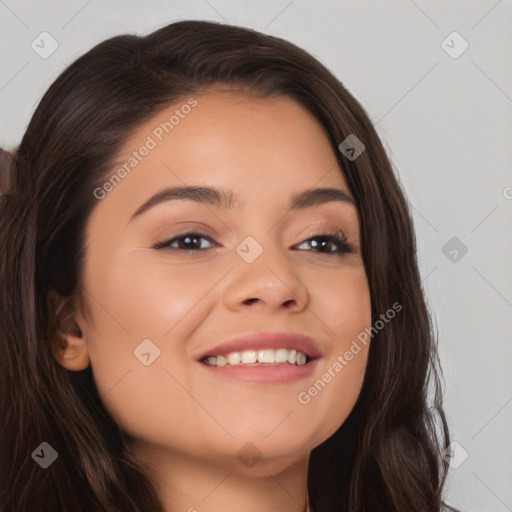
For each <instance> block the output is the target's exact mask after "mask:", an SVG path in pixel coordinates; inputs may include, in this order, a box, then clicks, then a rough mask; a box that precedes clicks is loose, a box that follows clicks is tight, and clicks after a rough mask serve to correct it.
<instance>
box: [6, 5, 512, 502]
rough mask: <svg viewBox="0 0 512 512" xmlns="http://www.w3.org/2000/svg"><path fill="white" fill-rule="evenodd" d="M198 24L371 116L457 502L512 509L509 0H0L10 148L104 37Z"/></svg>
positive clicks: (511, 75) (511, 24)
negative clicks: (407, 221)
mask: <svg viewBox="0 0 512 512" xmlns="http://www.w3.org/2000/svg"><path fill="white" fill-rule="evenodd" d="M187 18H188V19H210V20H215V21H224V22H228V23H231V24H239V25H245V26H248V27H252V28H255V29H257V30H261V31H264V32H267V33H270V34H273V35H277V36H280V37H284V38H286V39H289V40H290V41H292V42H294V43H296V44H298V45H299V46H302V47H303V48H305V49H306V50H308V51H309V52H311V53H312V54H313V55H315V56H316V57H317V58H318V59H320V60H321V61H322V62H323V63H324V64H326V65H327V67H329V68H330V69H331V70H332V71H333V72H334V73H335V74H336V75H337V76H338V77H339V78H340V79H341V80H342V81H343V83H344V84H345V85H346V87H347V88H348V89H349V90H350V91H351V92H352V93H353V94H354V95H355V96H356V97H357V98H358V99H359V100H360V101H361V102H362V104H363V105H364V107H365V108H366V109H367V111H368V114H369V115H370V118H371V119H372V121H373V122H374V123H375V124H376V127H377V130H378V132H379V135H380V136H381V138H382V141H383V143H384V145H385V147H386V149H387V151H388V154H389V156H390V158H391V159H392V162H393V164H394V167H395V168H396V172H397V174H398V175H399V177H400V180H401V181H402V183H403V185H404V187H405V190H406V193H407V196H408V199H409V200H410V203H411V207H412V211H413V217H414V223H415V229H416V233H417V240H418V251H419V260H420V268H421V272H422V276H423V285H424V288H425V292H426V294H427V299H428V302H429V305H430V307H431V309H432V310H433V311H434V320H435V325H436V326H437V329H438V331H439V344H440V354H441V361H442V365H443V368H444V373H445V382H446V394H445V406H446V410H447V414H448V419H449V424H450V427H451V429H452V436H453V440H454V441H456V442H457V445H456V446H455V455H456V456H455V459H454V468H453V469H452V471H451V475H450V478H449V482H448V492H447V497H448V501H449V502H450V503H451V504H452V505H455V506H457V507H460V509H462V510H464V511H468V512H469V511H471V512H476V511H485V512H491V511H494V512H505V511H507V510H508V511H511V510H512V486H511V485H510V483H511V482H512V464H511V453H512V441H511V436H510V432H511V428H510V426H511V420H512V403H511V402H512V382H511V380H512V378H511V376H510V375H511V372H510V371H509V367H510V365H511V363H512V361H511V359H512V349H511V348H510V342H511V332H512V271H511V269H510V262H511V257H510V254H511V253H512V237H511V227H512V172H511V163H512V144H511V142H512V139H511V135H512V80H511V78H512V0H499V1H496V0H485V1H484V0H482V1H466V2H462V1H450V2H441V1H436V2H435V1H425V0H424V1H422V0H415V1H413V0H400V1H398V0H395V1H386V2H384V1H375V0H374V1H369V0H366V1H362V0H352V1H343V0H337V1H336V0H329V1H327V0H324V1H317V2H312V1H306V0H293V1H290V0H272V1H271V0H260V1H258V2H249V1H240V0H238V1H236V0H191V1H185V0H183V1H178V0H176V1H167V2H164V1H157V0H145V1H143V2H135V1H120V0H119V1H104V2H100V1H99V0H89V1H87V0H72V1H66V2H64V1H60V2H59V1H57V0H45V1H44V2H29V1H27V0H22V1H15V0H0V48H1V66H0V145H2V146H3V147H7V148H8V147H13V146H16V145H17V144H18V143H19V141H20V139H21V136H22V134H23V132H24V129H25V127H26V125H27V123H28V120H29V118H30V116H31V114H32V112H33V110H34V108H35V105H36V104H37V102H38V101H39V100H40V98H41V96H42V94H43V92H44V91H45V90H46V89H47V87H48V86H49V85H50V83H51V82H52V81H53V80H54V79H55V78H56V77H57V75H58V74H59V73H60V72H61V71H62V70H63V69H64V67H65V66H66V65H67V64H69V63H70V62H71V61H73V60H74V59H75V58H77V57H78V56H79V55H81V54H82V53H84V52H85V51H86V50H88V49H90V48H91V47H92V46H93V45H94V44H96V43H98V42H99V41H101V40H103V39H106V38H107V37H110V36H113V35H116V34H119V33H125V32H129V33H140V34H144V33H147V32H150V31H152V30H154V29H155V28H157V27H160V26H162V25H165V24H167V23H170V22H171V21H176V20H180V19H187ZM45 31H46V32H48V33H49V34H50V35H51V37H52V38H53V39H54V40H55V41H56V42H57V44H58V48H57V49H56V51H55V52H54V53H53V54H51V55H50V56H48V57H47V58H42V57H41V56H40V55H39V54H38V53H36V51H34V50H33V49H32V47H31V44H32V42H33V41H34V45H39V48H40V50H39V51H40V52H43V50H44V51H49V49H51V44H52V43H51V41H50V39H48V36H40V34H41V33H42V32H45ZM454 31H456V32H458V33H459V34H460V36H462V38H463V40H465V41H466V42H467V44H468V45H469V46H468V48H467V50H466V51H464V52H463V53H461V54H460V55H459V53H460V52H461V50H462V49H463V45H464V41H463V40H462V39H457V37H458V36H453V35H450V34H452V32H454ZM448 36H449V37H448ZM43 37H44V38H46V39H45V40H44V42H41V38H43ZM445 40H446V42H445V43H443V41H445ZM43 44H44V48H43ZM450 47H451V48H450ZM445 50H448V51H449V52H451V53H452V55H453V56H450V55H449V54H448V53H447V51H445ZM454 57H456V58H454ZM453 237H456V239H455V240H451V239H452V238H453ZM450 240H451V242H450ZM445 244H448V245H445ZM465 248H466V249H467V253H465V254H463V252H464V250H465ZM454 251H455V252H454ZM455 466H457V467H455Z"/></svg>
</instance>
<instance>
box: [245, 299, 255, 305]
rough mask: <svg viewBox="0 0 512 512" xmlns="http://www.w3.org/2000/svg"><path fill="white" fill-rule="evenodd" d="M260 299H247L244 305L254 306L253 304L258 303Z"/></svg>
mask: <svg viewBox="0 0 512 512" xmlns="http://www.w3.org/2000/svg"><path fill="white" fill-rule="evenodd" d="M257 300H258V299H246V300H244V304H252V303H253V302H255V301H257Z"/></svg>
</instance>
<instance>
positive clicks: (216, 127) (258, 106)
mask: <svg viewBox="0 0 512 512" xmlns="http://www.w3.org/2000/svg"><path fill="white" fill-rule="evenodd" d="M187 99H188V98H185V99H184V100H183V101H182V102H180V103H177V104H176V105H172V106H169V107H168V108H166V109H165V110H163V111H161V112H159V113H158V114H157V115H156V116H154V117H153V118H152V119H151V120H150V121H148V122H146V123H145V124H143V125H141V126H139V127H138V129H137V130H136V132H134V133H133V134H132V136H131V137H130V138H129V140H127V141H126V142H125V144H124V146H123V149H122V151H121V152H120V154H119V155H118V156H119V158H118V162H117V164H116V166H113V168H112V172H113V173H114V172H115V171H116V169H118V167H119V165H122V164H123V163H124V162H126V161H127V160H128V159H129V158H130V156H131V155H132V153H133V151H138V149H139V148H140V147H141V146H142V145H143V144H144V143H145V142H146V141H147V137H148V136H150V135H151V134H152V132H153V131H154V130H155V128H156V127H158V126H159V125H160V123H162V122H165V121H168V120H169V117H170V115H172V112H173V111H174V109H176V108H180V106H181V105H183V104H185V103H186V101H187ZM195 99H196V100H197V102H198V103H197V106H195V108H193V109H192V110H191V111H190V113H188V114H187V115H186V116H184V118H183V119H181V120H180V122H179V124H177V125H176V126H175V127H174V129H173V130H172V131H171V132H170V133H169V134H165V135H164V137H163V139H162V141H161V142H158V141H157V142H158V143H157V145H156V147H155V148H154V149H152V150H151V151H150V152H149V154H148V155H147V156H145V157H144V158H143V159H142V160H141V161H140V163H139V164H138V165H137V166H136V167H134V168H133V170H132V171H131V172H130V173H129V174H128V175H127V176H126V177H125V178H124V179H123V180H122V181H121V183H119V184H117V186H115V187H113V189H112V190H111V191H110V192H108V194H106V197H105V198H104V199H101V200H98V204H97V205H96V207H95V209H94V210H93V212H92V214H91V216H90V218H89V219H88V223H87V227H86V259H85V264H84V269H83V281H82V285H83V299H84V303H85V305H86V309H84V310H82V309H81V308H80V307H79V306H78V304H79V301H77V300H68V301H65V302H63V303H62V304H61V311H62V317H63V318H65V321H64V320H63V322H62V324H61V329H62V334H63V336H64V337H65V339H66V343H67V345H66V348H65V349H64V350H62V351H60V350H59V351H56V353H55V357H56V358H57V359H58V361H59V362H60V364H61V365H63V366H64V367H66V368H68V369H70V370H80V369H84V368H86V367H87V366H88V365H89V364H90V365H91V366H92V370H93V375H94V380H95V383H96V386H97V388H98V391H99V394H100V396H101V397H102V400H103V402H104V404H105V406H106V408H107V409H108V411H109V412H110V413H111V414H112V416H113V418H114V419H115V420H116V421H117V422H118V424H119V425H120V426H121V428H122V429H123V430H124V431H126V432H127V433H128V434H129V435H130V436H131V439H132V443H131V445H132V448H133V451H134V453H135V455H136V456H137V457H138V458H139V459H140V461H141V462H142V463H143V465H144V466H145V467H146V469H147V470H148V472H149V474H150V476H151V478H152V480H153V482H154V484H155V486H156V489H157V492H158V493H159V496H160V497H161V500H162V502H163V504H164V506H165V507H166V511H167V512H178V511H187V510H189V511H193V510H197V511H199V512H220V511H222V512H224V511H226V510H233V511H236V510H240V511H241V510H243V511H244V512H256V511H261V510H268V511H276V512H277V511H279V512H292V511H293V512H297V511H301V510H304V509H305V504H306V495H307V471H308V460H309V455H310V452H311V450H312V449H313V448H315V447H316V446H318V445H319V444H321V443H322V442H323V441H324V440H326V439H327V438H328V437H330V436H331V435H332V434H333V433H334V432H335V431H336V430H337V429H338V428H339V426H340V425H341V424H342V423H343V422H344V421H345V419H346V418H347V416H348V414H349V413H350V411H351V409H352V408H353V406H354V404H355V402H356V399H357V397H358V395H359V392H360V389H361V385H362V381H363V377H364V372H365V368H366V361H367V352H368V346H361V351H360V352H359V353H358V354H357V355H355V356H354V357H353V359H352V360H351V361H350V362H349V363H348V364H347V365H346V366H344V368H343V370H342V371H339V372H337V373H335V375H336V376H335V377H334V378H332V379H331V381H330V382H329V383H328V384H327V385H326V386H325V387H324V388H323V389H322V390H321V391H320V392H318V394H317V395H316V396H314V397H312V398H311V400H310V401H309V403H307V404H303V403H300V402H299V400H298V395H299V393H301V392H304V391H307V390H308V388H309V387H310V386H311V385H312V384H313V383H314V382H315V381H317V380H318V379H320V378H321V377H322V374H324V373H325V372H327V371H328V369H329V368H331V373H332V367H333V364H334V362H335V361H336V359H337V357H338V356H340V355H343V354H344V353H345V352H346V351H347V350H348V349H349V348H350V346H351V343H352V342H353V341H354V340H356V339H357V335H358V334H359V333H361V332H362V331H364V329H365V328H369V327H370V326H371V307H370V293H369V286H368V281H367V276H366V272H365V268H364V264H363V261H362V257H361V253H360V241H359V230H360V227H359V219H358V214H357V210H356V208H355V206H354V205H353V204H350V203H346V202H340V201H330V202H325V203H323V204H320V205H315V206H312V207H308V208H305V209H301V210H296V211H295V210H294V211H290V207H289V205H290V200H291V197H292V196H293V195H294V194H296V193H299V192H302V191H305V190H309V189H312V188H326V187H330V188H337V189H339V190H342V191H344V192H346V193H347V194H350V192H349V189H348V187H347V184H346V181H345V179H344V177H343V174H342V171H341V169H340V167H339V165H338V163H337V160H336V157H335V154H334V152H333V150H332V148H331V146H330V144H329V141H328V138H327V136H326V134H325V132H324V130H323V128H322V126H321V125H320V124H319V123H318V122H317V121H316V120H315V118H314V117H313V116H312V115H311V114H310V113H309V112H308V111H307V110H305V109H304V108H303V107H302V106H300V105H299V104H297V103H296V102H294V101H293V100H291V99H290V98H287V97H273V98H256V97H252V96H249V95H246V94H244V93H242V92H238V91H232V90H225V89H219V88H218V89H211V90H209V91H207V92H205V93H203V94H201V95H197V96H195ZM153 138H154V136H153ZM185 184H186V185H201V186H210V187H215V188H219V189H230V190H232V191H233V193H234V194H236V196H237V202H236V203H235V206H233V208H224V207H221V206H215V205H211V204H204V203H203V204H200V203H197V202H194V201H191V200H182V199H180V200H173V201H167V202H164V203H161V204H159V205H157V206H154V207H153V208H150V209H148V210H147V211H146V212H144V213H143V214H141V215H139V216H137V217H136V218H135V219H134V220H133V221H132V222H130V218H131V216H132V214H133V213H134V212H135V211H136V210H137V209H138V208H139V207H140V206H141V205H142V204H143V203H144V202H145V201H146V200H147V199H149V198H150V197H151V196H153V195H154V194H156V193H157V192H159V191H161V190H163V189H165V188H167V187H172V186H180V185H185ZM197 231H199V232H202V233H204V234H205V235H206V238H199V239H198V240H197V241H196V242H195V243H194V242H191V241H190V240H188V241H186V240H185V239H183V238H181V239H180V240H179V241H174V242H173V243H172V245H173V247H174V248H169V247H167V248H162V249H155V248H153V247H152V246H153V245H155V244H156V243H158V242H161V241H167V240H172V239H173V238H175V237H177V236H178V235H180V236H182V234H183V233H191V232H192V233H193V232H197ZM337 232H342V233H343V234H344V235H345V237H346V239H347V242H348V244H349V245H350V246H351V247H352V248H353V252H341V253H338V252H336V249H337V248H338V245H337V244H336V242H332V243H327V244H325V245H323V249H322V248H319V244H318V243H317V244H316V245H314V244H312V243H311V239H313V240H314V241H317V242H321V238H320V240H319V239H318V238H317V237H321V236H322V235H325V234H336V233H337ZM248 236H251V237H252V238H254V239H255V240H256V241H257V242H258V244H259V245H260V246H261V247H262V248H263V253H262V254H261V255H260V256H259V257H258V258H257V259H256V260H255V261H254V262H252V263H247V262H246V261H244V259H242V258H241V257H240V256H239V254H238V253H237V252H236V248H237V246H238V245H239V244H240V243H241V242H242V241H243V240H244V239H245V238H246V237H248ZM208 237H209V238H208ZM185 238H186V237H185ZM308 240H309V241H308ZM191 249H196V251H195V252H192V251H191ZM75 299H76V297H75ZM248 299H253V300H250V301H249V300H248ZM77 327H78V328H79V330H78V329H77ZM259 331H265V332H275V331H293V332H297V333H301V334H304V335H307V336H310V337H311V338H313V340H314V341H315V344H316V345H317V346H318V347H319V349H320V350H321V352H322V357H321V358H320V359H319V360H318V363H317V367H316V369H315V372H314V374H313V376H311V377H308V378H307V379H300V380H298V381H294V382H288V383H268V382H262V383H254V382H247V381H243V380H239V379H234V378H226V377H222V376H217V375H216V374H215V375H213V374H212V372H211V371H209V370H208V369H205V368H204V366H203V364H204V363H201V362H199V361H198V360H197V358H198V357H199V355H201V354H202V353H203V352H204V351H206V350H208V349H210V348H212V347H214V346H216V345H218V344H219V343H221V342H223V341H225V340H227V339H228V338H232V337H234V336H236V335H245V334H249V333H253V332H259ZM144 339H150V340H152V343H154V344H155V345H156V346H157V347H158V348H159V350H160V356H159V357H158V358H156V359H155V360H154V362H153V363H152V364H151V365H149V366H145V365H143V364H142V363H141V362H140V361H139V359H137V357H135V355H134V350H135V349H136V348H137V347H138V346H139V344H140V343H141V342H142V340H144ZM247 443H251V444H250V445H247ZM244 446H245V450H249V451H250V450H253V451H254V454H255V458H256V459H257V458H259V457H261V458H260V459H259V460H258V461H257V463H256V464H254V465H252V466H250V465H248V464H246V463H244V461H243V460H241V458H240V457H239V456H237V454H238V452H239V451H240V450H241V449H242V448H243V447H244ZM254 447H255V448H254Z"/></svg>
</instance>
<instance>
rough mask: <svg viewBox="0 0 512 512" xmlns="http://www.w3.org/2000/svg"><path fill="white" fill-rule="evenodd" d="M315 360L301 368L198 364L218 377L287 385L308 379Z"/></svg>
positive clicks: (276, 365) (278, 365)
mask: <svg viewBox="0 0 512 512" xmlns="http://www.w3.org/2000/svg"><path fill="white" fill-rule="evenodd" d="M317 361H318V360H317V359H315V360H313V361H309V363H307V364H304V365H302V366H297V365H292V364H261V365H254V366H250V365H242V364H239V365H233V366H231V365H227V366H210V365H208V364H206V363H202V362H201V363H200V364H201V365H202V366H203V367H204V368H205V369H206V370H207V371H209V372H212V373H213V374H214V375H217V376H219V377H228V378H233V379H240V380H246V381H251V382H270V383H289V382H294V381H298V380H300V379H305V378H307V377H310V376H311V374H312V373H313V372H314V371H315V368H316V365H317Z"/></svg>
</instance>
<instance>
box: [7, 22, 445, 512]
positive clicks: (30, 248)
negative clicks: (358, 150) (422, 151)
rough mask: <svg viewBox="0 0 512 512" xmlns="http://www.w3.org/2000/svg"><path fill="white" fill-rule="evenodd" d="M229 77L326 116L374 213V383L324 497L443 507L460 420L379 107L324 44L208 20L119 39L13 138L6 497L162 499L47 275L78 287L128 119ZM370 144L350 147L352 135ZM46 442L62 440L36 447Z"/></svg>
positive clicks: (59, 501)
mask: <svg viewBox="0 0 512 512" xmlns="http://www.w3.org/2000/svg"><path fill="white" fill-rule="evenodd" d="M216 84H224V85H228V86H231V87H234V88H237V89H239V90H243V91H246V92H247V93H248V94H253V95H257V96H260V97H268V96H271V95H272V96H275V95H285V96H288V97H290V98H292V99H294V100H295V101H297V102H298V103H300V104H301V105H303V106H304V107H306V108H307V109H308V110H309V111H310V112H311V113H312V114H313V115H314V116H315V117H316V119H317V120H318V121H319V122H320V123H321V124H322V125H323V126H324V128H325V130H326V133H327V135H328V137H329V139H330V142H331V144H332V148H333V151H334V153H335V154H336V158H337V159H338V162H339V164H340V166H341V168H342V169H343V173H344V176H345V179H346V181H347V184H348V186H349V188H350V191H351V192H352V194H353V196H354V198H355V201H356V206H357V209H358V213H359V219H360V230H361V232H360V235H361V246H362V255H363V260H364V264H365V269H366V273H367V277H368V282H369V286H370V293H371V305H372V319H377V318H379V316H380V315H382V314H384V313H385V312H386V311H387V310H388V309H389V308H390V305H391V304H394V303H399V304H400V305H401V306H402V310H401V311H400V313H399V314H397V315H396V317H395V318H394V319H393V321H392V322H389V323H388V324H387V325H386V327H385V328H384V329H382V330H380V331H379V332H378V333H377V334H375V335H374V336H373V339H372V343H371V346H370V351H369V356H368V364H367V370H366V375H365V380H364V383H363V388H362V390H361V394H360V396H359V399H358V401H357V403H356V405H355V407H354V409H353V411H352V413H351V414H350V416H349V418H348V419H347V420H346V421H345V422H344V424H343V425H342V426H341V427H340V429H339V430H338V431H337V432H336V433H335V434H334V435H333V436H332V437H331V438H329V439H328V440H327V441H325V442H324V443H323V444H322V445H320V446H318V447H317V448H315V450H313V452H312V454H311V459H310V466H309V481H308V485H309V492H310V497H311V503H312V506H313V508H314V509H315V511H316V512H341V511H351V512H370V511H372V512H388V511H389V512H392V511H407V512H411V511H412V510H415V511H423V512H434V511H436V512H438V511H440V510H443V509H444V508H445V505H444V504H443V499H442V491H443V485H444V481H445V476H446V472H447V469H448V463H447V461H446V457H444V456H443V451H444V450H445V449H446V448H447V447H448V446H449V442H450V440H449V434H448V429H447V425H446V420H445V416H444V413H443V410H442V405H441V392H440V382H439V376H438V375H439V369H438V361H437V355H436V342H435V340H436V336H435V335H434V333H433V329H432V325H431V319H430V316H429V312H428V309H427V306H426V302H425V299H424V295H423V291H422V288H421V279H420V274H419V271H418V264H417V259H416V247H415V237H414V230H413V226H412V220H411V216H410V212H409V207H408V204H407V202H406V200H405V198H404V193H403V191H402V190H401V187H400V185H399V183H398V182H397V179H396V177H395V175H394V173H393V170H392V166H391V164H390V162H389V160H388V158H387V155H386V153H385V150H384V148H383V146H382V143H381V141H380V140H379V137H378V136H377V134H376V131H375V129H374V127H373V125H372V123H371V121H370V120H369V118H368V116H367V114H366V112H365V111H364V109H363V108H362V106H361V105H360V104H359V103H358V101H357V100H356V99H355V98H354V97H353V96H351V95H350V94H349V93H348V92H347V90H346V89H345V88H344V86H343V85H342V83H341V82H340V81H339V80H338V79H337V78H336V77H334V76H333V75H332V74H331V73H330V72H329V71H328V70H327V69H326V68H325V67H324V66H323V65H322V64H321V63H319V62H318V61H317V60H316V59H314V58H313V57H312V56H311V55H309V54H308V53H306V52H305V51H303V50H301V49H300V48H298V47H296V46H294V45H293V44H291V43H289V42H287V41H284V40H282V39H279V38H276V37H271V36H269V35H265V34H261V33H258V32H256V31H253V30H249V29H246V28H241V27H233V26H227V25H222V24H217V23H212V22H205V21H182V22H178V23H173V24H170V25H168V26H166V27H163V28H161V29H159V30H157V31H156V32H154V33H152V34H149V35H147V36H145V37H139V36H135V35H123V36H118V37H113V38H111V39H108V40H106V41H104V42H102V43H100V44H98V45H97V46H95V47H94V48H93V49H91V50H90V51H89V52H87V53H86V54H85V55H83V56H82V57H80V58H79V59H78V60H76V61H75V62H74V63H73V64H72V65H70V66H69V67H68V68H67V69H66V70H65V71H64V72H63V73H62V74H61V75H60V76H59V77H58V78H57V80H56V81H55V82H54V83H53V84H52V85H51V87H50V88H49V90H48V91H47V92H46V94H45V95H44V97H43V99H42V100H41V102H40V104H39V106H38V108H37V110H36V111H35V113H34V115H33V117H32V119H31V121H30V124H29V125H28V128H27V130H26V133H25V135H24V137H23V139H22V141H21V144H20V145H19V147H18V148H17V150H16V151H15V153H14V163H13V165H14V168H15V172H16V176H17V180H18V190H17V191H16V193H14V194H12V195H6V196H3V197H1V198H0V236H1V247H0V250H1V254H0V279H1V287H2V294H1V299H0V318H1V323H0V429H1V432H2V435H1V436H0V475H1V476H0V479H1V480H0V510H1V511H2V512H22V511H23V512H28V511H31V512H32V511H34V510H38V511H40V512H43V511H48V512H50V511H51V512H54V511H56V510H59V511H73V512H79V511H84V512H85V511H87V512H91V511H123V512H132V511H133V512H136V511H137V512H146V511H151V512H158V511H162V505H161V504H160V503H159V501H158V498H157V496H156V493H155V491H154V489H153V487H152V485H151V483H150V480H149V477H148V475H147V474H146V473H145V472H144V470H143V469H142V467H141V466H140V465H139V464H138V462H137V460H135V459H134V458H133V457H132V456H131V454H130V451H129V449H128V443H127V441H126V439H125V437H124V434H123V432H122V431H121V430H120V429H119V428H118V427H117V425H116V423H115V422H114V421H113V419H112V418H111V416H110V415H109V413H108V412H107V411H106V409H105V407H104V406H103V404H102V401H101V399H100V397H99V396H98V393H97V390H96V388H95V385H94V381H93V379H92V373H91V369H90V368H88V369H87V370H84V371H82V372H71V371H68V370H65V369H64V368H63V367H62V366H60V365H59V364H58V363H57V361H56V360H55V358H54V357H53V355H52V346H53V343H55V341H54V339H53V338H54V336H55V312H54V311H53V310H52V304H51V302H50V301H49V291H50V290H56V291H58V292H59V293H60V294H61V295H63V296H65V297H69V296H71V295H72V294H78V295H79V294H80V293H81V271H82V264H83V261H84V250H85V248H84V227H85V225H86V222H87V219H88V217H89V215H90V213H91V211H92V209H93V208H94V206H95V204H96V203H97V199H96V198H95V196H94V193H93V192H94V190H95V189H96V188H97V187H99V186H101V184H102V183H104V182H105V176H107V175H108V173H109V169H111V166H112V165H113V162H114V159H115V157H116V153H117V151H118V150H119V149H120V146H121V144H122V143H123V142H124V141H125V140H126V139H127V138H128V136H129V135H130V134H131V133H132V132H133V131H134V130H135V129H136V128H137V127H138V126H139V125H141V124H142V123H143V122H145V121H147V120H148V119H149V118H150V117H151V116H153V115H154V114H156V113H157V112H158V111H159V110H161V109H162V108H164V107H166V106H168V105H170V104H172V103H175V102H177V101H178V100H180V99H182V98H185V97H188V96H189V95H192V94H199V93H201V92H203V91H205V90H207V89H208V88H209V87H211V86H212V85H216ZM351 134H353V135H355V136H356V137H357V138H358V139H359V140H361V141H362V142H363V143H364V145H365V150H364V152H363V153H362V154H361V155H360V156H359V157H358V158H356V159H349V158H346V157H345V156H344V155H343V154H342V153H341V152H340V151H339V149H338V146H339V144H340V143H341V142H342V141H343V140H344V139H345V138H346V137H347V136H349V135H351ZM42 442H46V443H48V444H49V445H50V446H51V447H53V448H54V449H55V451H56V452H57V453H58V458H57V460H56V461H55V462H54V463H53V464H52V465H51V466H50V467H48V468H47V469H43V468H41V467H40V466H39V465H38V464H36V463H35V462H34V460H33V457H32V454H33V451H34V450H35V449H36V448H38V447H39V446H40V445H41V443H42Z"/></svg>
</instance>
